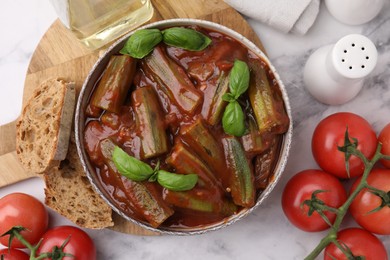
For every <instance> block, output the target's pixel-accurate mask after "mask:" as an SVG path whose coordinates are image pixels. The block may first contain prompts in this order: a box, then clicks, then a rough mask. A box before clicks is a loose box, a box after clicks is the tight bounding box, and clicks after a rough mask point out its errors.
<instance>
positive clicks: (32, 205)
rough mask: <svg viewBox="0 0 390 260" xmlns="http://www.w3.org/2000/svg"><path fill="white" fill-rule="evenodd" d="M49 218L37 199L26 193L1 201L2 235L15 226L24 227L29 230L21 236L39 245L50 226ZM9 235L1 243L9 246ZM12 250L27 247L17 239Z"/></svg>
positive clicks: (10, 196) (13, 195) (0, 219)
mask: <svg viewBox="0 0 390 260" xmlns="http://www.w3.org/2000/svg"><path fill="white" fill-rule="evenodd" d="M48 221H49V216H48V213H47V210H46V208H45V206H44V205H43V204H42V203H41V202H40V201H39V200H37V199H36V198H34V197H32V196H30V195H28V194H24V193H11V194H9V195H6V196H4V197H3V198H1V199H0V234H4V233H5V232H7V231H8V230H10V229H11V228H12V227H14V226H23V227H24V228H26V229H27V230H25V231H22V232H21V235H22V236H23V237H24V238H25V239H26V240H27V241H28V242H29V243H30V244H32V245H34V244H36V243H38V241H39V239H40V238H41V236H42V235H43V233H45V231H46V229H47V226H48ZM8 239H9V235H7V236H4V237H1V238H0V243H1V244H3V245H5V246H9V245H8ZM10 247H11V248H24V247H25V246H24V245H23V244H22V243H21V242H20V241H19V240H17V239H16V238H15V239H14V240H13V241H12V244H11V246H10Z"/></svg>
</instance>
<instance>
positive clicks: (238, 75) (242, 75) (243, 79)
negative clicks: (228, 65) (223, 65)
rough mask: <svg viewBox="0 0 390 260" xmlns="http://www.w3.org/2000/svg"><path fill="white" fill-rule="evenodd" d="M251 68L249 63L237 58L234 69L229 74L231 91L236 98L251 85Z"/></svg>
mask: <svg viewBox="0 0 390 260" xmlns="http://www.w3.org/2000/svg"><path fill="white" fill-rule="evenodd" d="M249 77H250V76H249V68H248V65H247V64H246V63H245V62H243V61H240V60H235V61H234V65H233V68H232V70H231V71H230V74H229V88H230V93H232V94H233V96H234V97H235V99H237V98H239V97H240V96H241V94H243V93H244V92H245V91H246V90H247V89H248V87H249Z"/></svg>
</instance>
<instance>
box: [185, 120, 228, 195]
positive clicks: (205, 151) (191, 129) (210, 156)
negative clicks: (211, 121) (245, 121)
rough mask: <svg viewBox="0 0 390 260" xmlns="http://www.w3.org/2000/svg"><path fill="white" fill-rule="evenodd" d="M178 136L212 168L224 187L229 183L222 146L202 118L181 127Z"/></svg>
mask: <svg viewBox="0 0 390 260" xmlns="http://www.w3.org/2000/svg"><path fill="white" fill-rule="evenodd" d="M180 137H181V139H182V140H183V141H184V143H186V144H187V145H188V146H189V147H191V149H192V150H193V151H194V152H195V153H196V155H197V156H198V157H199V158H200V159H201V160H202V161H203V162H205V163H206V165H207V166H208V167H209V168H210V169H211V170H213V172H214V175H215V176H216V177H217V178H218V179H220V180H221V182H222V185H223V187H224V188H225V189H226V188H227V187H228V185H229V183H228V181H227V180H228V178H229V175H228V174H227V171H226V164H225V156H224V153H223V147H222V146H221V144H220V143H219V142H218V141H217V140H216V139H215V137H214V136H213V135H212V134H211V132H210V131H209V129H208V128H207V126H206V125H205V123H204V120H203V119H202V118H201V117H199V118H197V119H196V120H195V122H194V123H192V124H191V125H188V126H185V127H183V128H182V129H181V130H180Z"/></svg>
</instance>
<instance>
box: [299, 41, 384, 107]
mask: <svg viewBox="0 0 390 260" xmlns="http://www.w3.org/2000/svg"><path fill="white" fill-rule="evenodd" d="M377 58H378V52H377V50H376V47H375V45H374V44H373V42H372V41H371V40H370V39H368V38H367V37H365V36H363V35H360V34H350V35H347V36H345V37H343V38H341V39H340V40H339V41H338V42H337V43H336V44H334V45H326V46H323V47H321V48H319V49H318V50H316V51H315V52H314V53H313V54H312V55H311V56H310V57H309V59H308V60H307V62H306V65H305V68H304V73H303V79H304V83H305V87H306V89H307V90H308V91H309V93H310V94H311V95H313V96H314V98H316V99H317V100H318V101H320V102H322V103H325V104H328V105H340V104H344V103H346V102H348V101H350V100H351V99H352V98H354V97H355V96H356V95H357V94H358V93H359V91H360V90H361V88H362V86H363V81H364V78H365V77H366V76H367V75H368V74H370V73H371V72H372V70H373V69H374V68H375V65H376V63H377Z"/></svg>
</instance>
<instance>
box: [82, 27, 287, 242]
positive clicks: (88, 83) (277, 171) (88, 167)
mask: <svg viewBox="0 0 390 260" xmlns="http://www.w3.org/2000/svg"><path fill="white" fill-rule="evenodd" d="M188 25H198V26H201V27H204V28H206V29H210V30H212V31H217V32H221V33H223V34H225V35H227V36H230V37H232V38H234V39H235V40H237V41H238V42H240V43H242V44H243V45H244V46H246V47H247V48H248V49H249V50H251V51H252V52H253V53H255V54H256V55H257V56H258V57H260V58H261V59H262V60H263V61H264V62H266V63H267V65H268V66H269V68H270V69H271V71H272V73H273V74H274V76H275V80H277V83H278V85H279V87H280V90H281V92H282V96H283V100H284V104H285V107H286V111H287V113H288V116H289V117H290V126H289V129H288V131H287V132H286V133H285V134H284V136H283V141H282V146H281V149H280V154H279V158H278V160H277V163H276V166H275V168H274V175H273V178H272V181H270V183H269V184H268V186H267V188H266V189H265V190H264V191H262V192H261V193H260V194H259V195H258V197H257V198H256V204H255V206H253V207H252V208H248V209H243V210H241V211H239V213H237V214H235V215H232V216H230V217H228V218H225V219H224V220H222V221H220V222H217V223H213V224H210V225H206V226H202V227H201V228H168V227H159V228H157V229H156V228H153V227H151V226H150V225H148V223H145V222H141V221H138V220H135V219H133V218H131V217H130V216H128V215H126V214H125V213H123V212H122V211H121V210H120V209H119V208H118V207H117V205H116V204H115V202H114V201H112V200H111V199H110V197H109V196H108V194H107V193H106V192H105V190H104V189H103V188H102V185H101V183H100V182H99V181H98V180H97V177H96V172H95V168H94V166H93V165H92V164H91V163H90V161H89V159H88V154H87V153H86V150H85V147H84V127H85V119H86V115H85V110H86V107H87V105H88V101H89V97H90V95H91V93H92V91H93V89H94V86H95V84H96V82H97V81H98V80H99V78H100V76H101V74H102V73H103V71H104V69H105V67H106V65H107V63H108V60H109V57H110V56H111V55H113V54H115V53H118V52H119V50H120V49H121V48H122V47H123V45H124V43H125V41H126V40H127V38H128V37H130V36H131V35H132V34H133V33H134V32H131V33H129V34H127V35H125V36H124V37H123V38H121V39H120V40H118V41H117V42H115V43H114V44H113V45H112V46H111V47H110V48H108V50H107V51H106V52H105V53H104V54H103V55H102V56H101V57H100V58H99V60H98V61H97V62H96V63H95V65H94V66H93V68H92V69H91V71H90V73H89V74H88V76H87V78H86V80H85V82H84V85H83V87H82V89H81V92H80V95H79V99H78V102H77V108H76V115H75V122H76V127H75V128H76V129H75V131H76V142H77V149H78V153H79V156H80V159H81V162H82V164H83V167H84V170H85V171H86V174H87V176H88V179H89V180H90V182H91V184H92V186H93V187H94V189H95V190H96V191H97V192H98V193H99V194H100V195H101V196H102V198H103V199H104V200H105V201H106V202H107V203H108V204H109V205H110V206H111V207H112V209H113V210H114V211H115V212H117V213H118V214H119V215H120V216H122V217H123V218H125V219H127V220H128V221H131V222H133V223H135V224H137V225H140V226H141V227H144V228H146V229H148V230H151V231H155V232H160V233H163V234H174V235H192V234H201V233H204V232H207V231H211V230H217V229H220V228H223V227H226V226H228V225H230V224H233V223H234V222H236V221H238V220H240V219H242V218H243V217H245V216H247V215H248V214H249V213H251V212H252V211H253V210H254V209H255V208H257V207H259V206H260V205H261V204H262V203H263V201H264V200H265V199H266V198H267V197H268V195H269V194H270V192H271V191H272V190H273V189H274V187H275V185H276V184H277V182H278V180H279V178H280V176H281V175H282V173H283V170H284V168H285V166H286V163H287V158H288V153H289V150H290V145H291V137H292V118H291V109H290V104H289V100H288V97H287V93H286V90H285V87H284V85H283V83H282V81H281V80H280V77H279V75H278V74H277V72H276V71H275V68H274V67H273V66H272V64H271V63H270V61H269V60H268V58H267V56H266V55H265V54H264V53H263V52H262V51H261V50H260V49H259V48H258V47H257V46H256V45H255V44H253V43H252V42H251V41H249V40H248V39H247V38H245V37H244V36H242V35H241V34H239V33H237V32H235V31H233V30H231V29H229V28H227V27H225V26H222V25H220V24H217V23H213V22H209V21H204V20H195V19H170V20H164V21H159V22H155V23H151V24H148V25H146V26H143V27H141V28H139V29H145V28H166V27H173V26H188Z"/></svg>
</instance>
